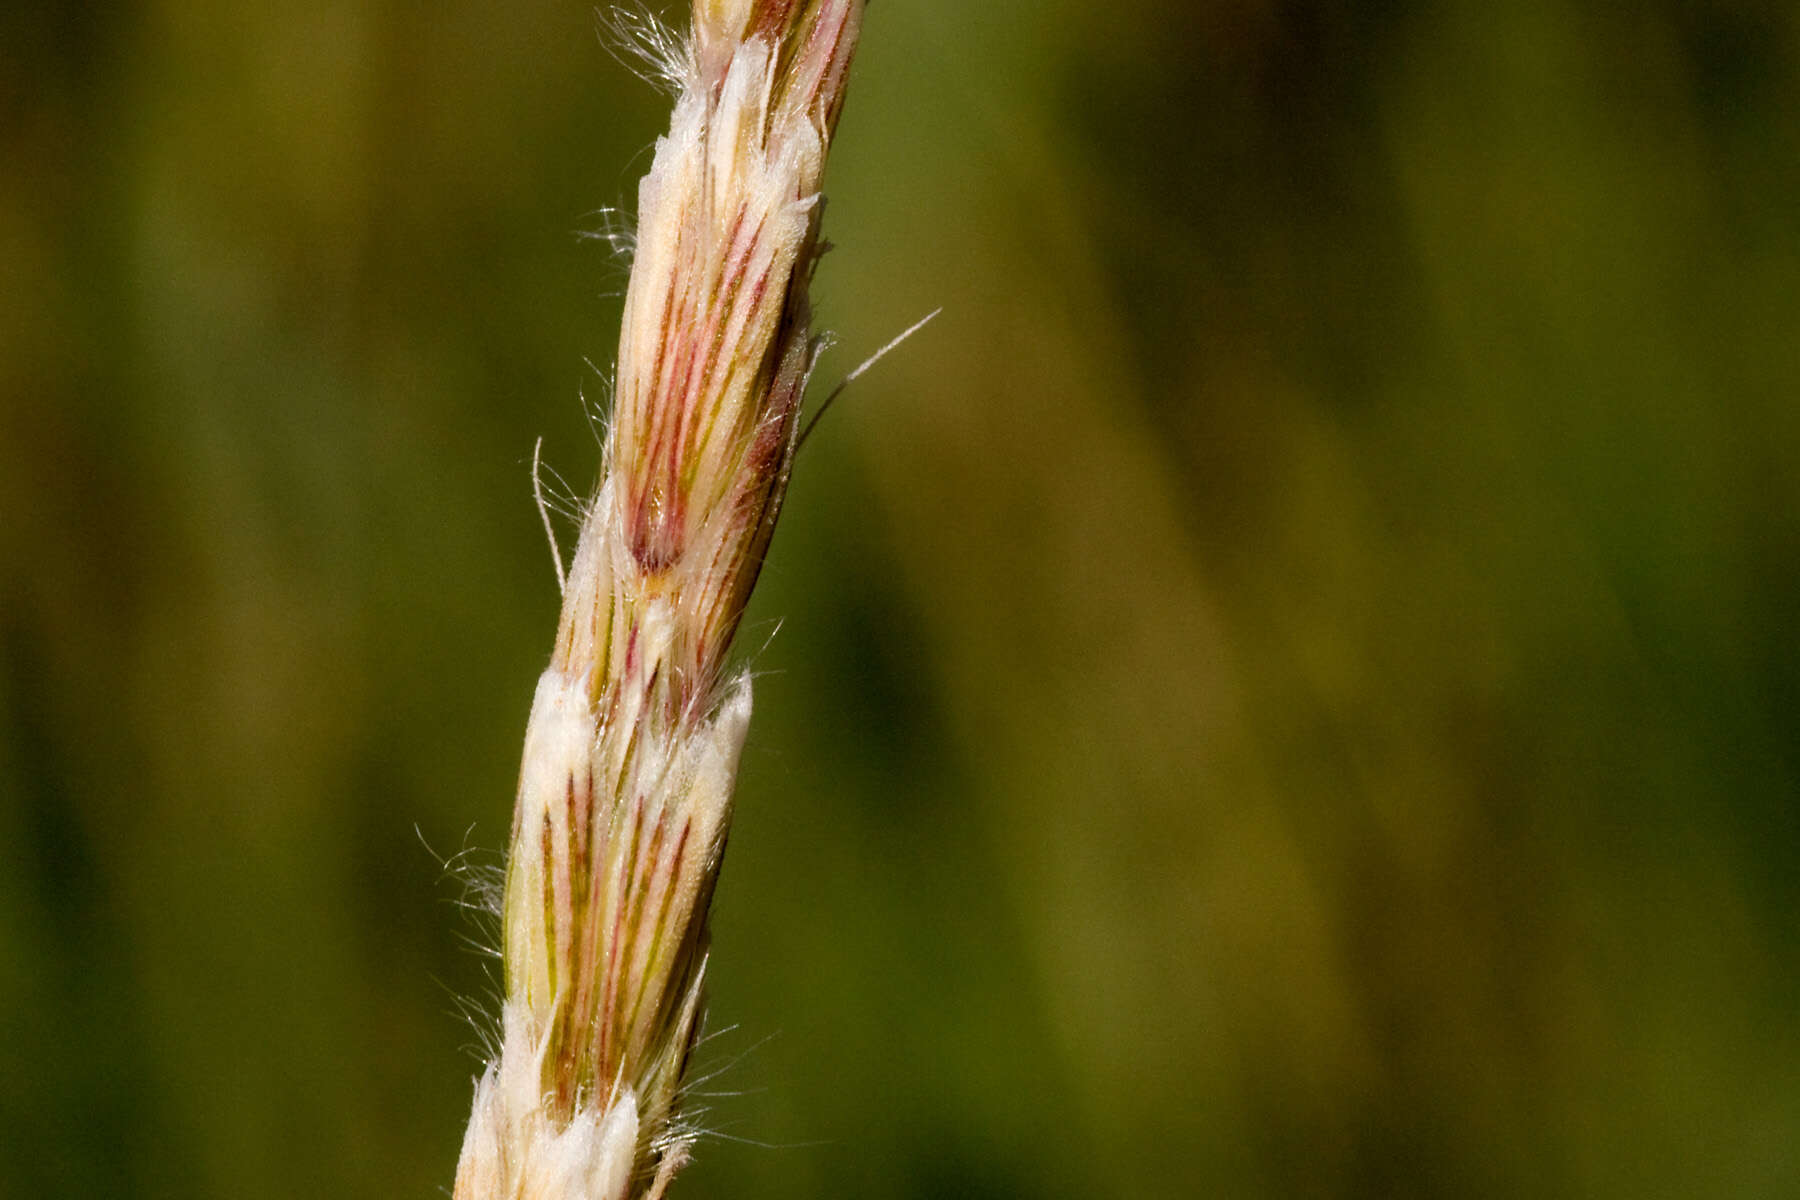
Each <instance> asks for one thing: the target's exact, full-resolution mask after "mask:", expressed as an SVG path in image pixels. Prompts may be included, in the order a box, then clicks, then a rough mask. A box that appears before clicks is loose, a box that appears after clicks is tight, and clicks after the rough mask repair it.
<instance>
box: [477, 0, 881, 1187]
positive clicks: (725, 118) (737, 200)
mask: <svg viewBox="0 0 1800 1200" xmlns="http://www.w3.org/2000/svg"><path fill="white" fill-rule="evenodd" d="M861 16H862V0H696V3H695V6H694V31H693V34H692V37H691V39H690V41H689V43H688V45H687V48H686V53H685V59H684V61H681V62H678V63H677V62H671V63H670V64H669V67H670V73H671V74H672V75H675V76H676V77H678V78H679V80H680V85H681V86H680V92H679V95H678V97H677V99H676V104H675V112H674V116H673V118H672V120H671V122H670V127H669V132H668V134H667V135H666V136H664V137H663V138H661V139H659V140H658V142H657V145H656V153H655V157H654V159H653V161H652V164H651V168H650V172H649V174H648V175H647V176H646V177H645V179H644V181H643V184H642V186H641V188H640V190H639V196H638V230H637V237H636V247H637V251H636V260H635V262H634V264H633V267H632V273H631V282H630V285H629V287H628V289H627V292H626V299H625V313H624V319H623V325H622V329H621V332H620V343H619V368H618V375H617V394H616V396H615V400H614V409H613V414H612V418H611V422H610V426H609V428H608V431H607V438H606V445H605V461H604V464H603V473H602V482H601V486H600V488H599V490H598V492H597V494H596V495H595V497H594V499H593V501H592V502H591V503H590V504H589V505H588V506H587V507H586V509H585V512H584V515H583V519H582V525H581V531H580V535H579V539H578V541H577V544H576V551H575V557H574V560H573V562H572V563H571V564H570V566H569V570H568V574H567V577H566V579H565V580H564V591H563V611H562V617H561V621H560V623H559V627H558V631H557V637H556V642H555V646H554V650H553V652H552V655H551V661H550V666H549V668H548V669H547V670H546V671H545V672H544V674H543V677H542V679H541V680H540V681H539V684H538V689H537V695H536V698H535V700H534V701H533V704H532V709H531V716H530V719H529V722H528V724H527V727H526V735H525V749H524V756H523V762H522V765H521V768H520V773H519V792H518V798H517V805H516V807H515V810H514V818H513V833H512V845H511V849H510V852H509V857H508V866H507V879H506V888H505V898H504V912H503V920H502V926H503V930H504V959H505V967H506V995H505V1000H504V1005H503V1010H502V1013H501V1049H500V1053H499V1055H498V1057H497V1058H496V1060H495V1061H494V1062H493V1064H492V1065H491V1066H490V1067H489V1069H488V1070H487V1072H486V1073H485V1074H484V1075H483V1076H482V1078H481V1079H480V1081H479V1082H478V1083H477V1085H476V1092H475V1102H474V1107H473V1110H472V1112H471V1114H470V1119H469V1127H468V1133H467V1135H466V1138H465V1140H464V1144H463V1152H462V1157H461V1161H460V1162H459V1164H458V1168H457V1180H456V1193H455V1194H456V1197H457V1200H527V1198H529V1200H634V1198H637V1197H652V1198H653V1197H656V1196H660V1195H661V1194H662V1192H663V1190H664V1189H665V1188H666V1187H667V1186H668V1183H669V1181H670V1179H671V1178H672V1177H673V1175H674V1173H675V1171H676V1170H678V1169H679V1168H680V1167H681V1165H682V1164H683V1163H684V1162H685V1161H686V1160H687V1156H688V1153H689V1149H690V1147H691V1144H692V1140H693V1136H694V1135H693V1131H692V1128H691V1126H690V1125H688V1124H687V1123H685V1122H684V1120H683V1117H682V1112H681V1104H682V1098H683V1096H682V1086H683V1076H684V1073H685V1071H686V1067H687V1060H688V1056H689V1054H690V1052H691V1050H692V1048H693V1045H694V1041H695V1038H696V1036H697V1033H698V1027H699V1021H700V1015H701V1010H702V1004H703V986H704V981H705V974H706V962H707V939H708V934H707V910H708V907H709V905H710V902H711V898H712V891H713V885H714V881H715V879H716V878H717V872H718V867H719V860H720V857H721V855H722V853H723V850H724V844H725V836H726V832H727V829H728V827H729V823H730V819H731V807H732V789H733V785H734V782H735V778H736V774H737V764H738V756H739V752H740V751H741V749H742V747H743V743H744V737H745V732H746V730H747V728H748V725H749V720H750V708H751V701H750V681H749V679H748V677H747V676H746V675H743V674H741V673H739V674H736V675H733V674H731V673H730V672H728V671H727V670H726V663H725V658H726V654H727V651H728V649H729V646H730V642H731V638H732V635H733V633H734V632H735V631H736V628H737V625H738V622H739V621H740V619H741V618H742V615H743V608H744V604H745V602H746V600H747V599H748V597H749V594H750V589H751V587H752V586H753V585H754V583H755V581H756V576H757V573H758V571H759V569H760V567H761V564H762V558H763V554H764V552H765V551H766V549H767V547H768V542H769V537H770V535H771V533H772V532H773V529H774V523H775V518H776V516H777V514H778V513H779V511H780V507H781V502H782V498H783V495H784V492H785V489H786V486H787V476H788V471H789V468H790V466H791V464H792V461H793V455H794V450H795V445H796V441H797V429H798V417H799V410H800V402H801V394H802V392H803V390H804V388H805V384H806V379H807V375H808V373H809V372H810V370H811V367H812V360H813V357H814V353H815V351H816V346H817V343H816V340H815V339H814V337H813V334H812V332H811V328H810V311H809V308H808V302H807V294H806V293H807V284H808V282H809V279H810V276H811V273H812V269H813V265H814V262H815V260H816V258H817V256H818V253H819V239H818V222H819V215H820V211H821V201H820V198H819V183H820V178H821V175H822V172H823V170H824V164H825V155H826V149H827V146H828V143H829V141H830V136H831V132H832V129H833V126H834V125H835V122H836V117H837V112H838V109H839V107H840V106H841V104H842V98H843V81H844V76H845V72H846V71H847V69H848V66H849V62H850V56H851V53H852V50H853V49H854V47H855V43H856V35H857V32H858V27H859V24H860V21H861Z"/></svg>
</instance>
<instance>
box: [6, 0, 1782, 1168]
mask: <svg viewBox="0 0 1800 1200" xmlns="http://www.w3.org/2000/svg"><path fill="white" fill-rule="evenodd" d="M666 111H667V100H666V98H665V97H663V96H661V95H659V94H657V93H656V92H655V91H654V90H653V89H652V88H651V87H649V86H647V85H645V84H644V83H642V82H641V81H639V80H637V79H634V78H633V77H632V76H631V75H630V74H629V73H628V72H627V71H626V70H625V69H624V68H623V67H621V66H620V65H619V64H618V63H617V62H615V61H614V60H613V58H611V57H610V56H609V55H608V53H607V52H606V50H605V49H604V48H603V46H602V45H601V43H600V41H599V39H598V38H597V37H596V36H595V33H594V24H593V14H592V11H591V9H590V8H589V7H588V6H587V5H585V4H583V3H577V2H570V3H564V2H560V0H558V2H550V0H537V2H534V3H506V4H501V3H477V2H474V0H450V2H447V3H423V2H418V0H414V2H411V3H407V2H403V0H387V2H366V3H352V2H348V0H319V2H317V3H308V4H291V5H290V4H243V3H236V2H232V3H227V2H225V0H189V2H182V3H178V2H172V0H171V2H167V3H161V4H135V5H120V6H116V7H113V8H112V9H110V10H107V9H106V8H105V6H89V5H83V4H31V3H26V4H24V5H9V6H7V9H6V13H5V15H4V16H3V17H0V147H3V155H4V158H3V161H0V284H3V286H4V294H3V296H0V1194H3V1195H5V1196H9V1197H10V1196H20V1197H46V1196H71V1197H102V1196H107V1197H110V1196H198V1197H304V1198H316V1197H332V1198H355V1197H371V1198H374V1197H380V1198H383V1200H389V1198H392V1197H399V1196H422V1197H427V1196H433V1195H441V1194H443V1192H444V1189H446V1188H447V1187H448V1184H449V1182H450V1179H451V1177H452V1172H453V1164H454V1159H455V1155H456V1150H457V1147H458V1144H459V1141H460V1136H461V1126H462V1121H463V1119H464V1116H465V1114H466V1110H467V1105H468V1101H469V1094H470V1084H471V1080H472V1077H473V1076H474V1074H475V1073H476V1071H477V1070H478V1059H477V1057H476V1053H475V1050H474V1047H475V1046H476V1045H477V1044H478V1042H479V1033H478V1032H477V1028H478V1027H479V1026H480V1025H481V1024H483V1022H482V1021H481V1020H479V1019H478V1021H477V1026H476V1027H472V1026H471V1025H470V1023H469V1022H468V1021H467V1020H465V1019H464V1017H463V1016H461V1015H459V1010H463V1009H465V1008H467V1007H468V1006H470V1005H473V1006H474V1010H475V1011H476V1012H477V1013H484V1012H490V1011H491V1009H492V1004H491V984H490V982H489V976H488V975H487V967H486V965H485V963H484V960H483V959H482V958H481V956H480V955H479V954H478V953H475V952H472V951H471V949H470V947H471V944H472V943H473V944H476V945H478V944H479V943H480V942H481V940H482V938H483V937H484V936H485V935H484V934H483V933H482V931H481V929H480V926H479V923H478V922H476V921H474V920H472V919H471V918H470V917H469V916H467V915H466V914H464V913H463V912H462V911H461V910H459V908H458V907H457V904H456V902H457V901H458V899H459V898H460V897H461V896H462V894H463V885H462V883H461V882H459V877H458V875H457V874H456V872H455V871H447V870H446V869H445V867H444V865H443V864H442V861H441V860H443V859H445V858H449V857H452V856H456V861H457V862H460V863H467V864H473V866H474V867H475V868H481V867H487V868H492V866H493V865H494V864H495V862H496V861H497V849H498V847H499V846H500V845H501V843H502V841H503V840H504V837H505V832H506V829H507V823H508V820H509V815H508V814H509V808H510V801H511V794H512V784H513V780H514V772H515V771H516V766H517V754H518V747H519V741H520V735H521V732H522V728H523V723H524V718H525V712H526V708H527V705H528V702H529V699H530V695H531V691H532V687H533V684H534V681H535V678H536V675H537V673H538V671H539V670H540V669H541V667H542V665H543V662H544V660H545V657H546V655H547V652H548V646H549V641H550V636H551V632H552V626H553V621H554V617H555V610H556V594H555V584H554V579H553V576H552V572H551V567H550V558H549V554H548V552H547V550H546V548H545V545H544V541H543V536H542V533H541V531H540V529H539V526H538V518H537V514H536V512H535V511H534V509H533V506H532V502H531V489H530V478H529V470H528V468H529V462H530V458H531V452H532V446H533V443H534V441H535V440H536V439H537V437H538V436H540V435H542V437H543V438H544V446H545V454H546V458H547V460H548V462H549V463H550V464H552V465H553V466H554V467H555V468H556V469H557V470H558V471H560V472H561V474H562V475H563V477H565V478H566V479H567V480H568V481H569V484H570V485H571V487H572V488H573V489H574V490H575V491H576V492H585V490H586V489H587V488H588V487H589V486H590V484H591V482H592V477H593V470H594V462H595V457H596V456H595V443H594V440H593V437H592V436H591V427H592V426H591V422H590V419H589V416H588V415H587V412H586V411H584V408H583V401H582V397H583V396H584V395H585V397H586V403H587V408H588V409H589V410H597V409H600V408H602V407H603V404H604V400H605V397H606V376H607V372H608V370H609V368H608V367H607V364H608V363H609V362H610V360H611V357H612V354H613V349H614V345H615V338H616V330H617V322H618V314H619V300H618V293H619V292H620V291H621V290H622V288H623V281H624V268H623V266H622V265H621V264H620V263H619V262H618V261H617V260H616V259H614V258H612V257H611V255H610V253H609V251H608V250H607V248H606V246H605V245H604V243H601V242H598V241H594V240H591V239H590V240H583V239H582V238H580V237H578V236H577V235H578V234H579V233H580V232H581V231H584V230H594V229H596V228H599V227H600V226H601V225H603V223H604V222H603V219H602V217H601V216H599V215H598V214H597V210H598V209H600V208H601V207H602V206H606V205H615V206H623V207H626V208H629V206H630V203H631V201H632V199H633V196H634V194H635V180H636V178H637V176H638V175H639V174H641V172H642V171H643V169H644V167H645V166H646V165H647V163H648V153H647V149H646V148H647V147H648V146H649V144H650V143H651V141H652V140H653V138H654V136H655V135H656V133H657V132H658V131H659V130H660V129H661V127H662V125H663V123H664V121H665V120H666ZM829 191H830V194H831V205H830V210H829V216H828V232H829V234H830V236H831V237H832V238H833V239H834V240H835V241H836V242H837V243H838V244H839V248H838V249H837V250H836V251H834V252H833V253H832V254H831V255H830V256H829V258H828V259H827V261H826V263H825V265H824V267H823V269H822V271H821V275H820V279H819V283H818V287H817V289H816V296H817V300H818V309H819V312H820V317H821V321H822V323H823V324H825V325H828V326H829V327H830V328H832V329H833V330H835V331H836V333H837V335H838V343H837V348H836V349H835V350H833V351H832V352H831V353H830V354H829V355H828V356H827V358H826V359H825V361H824V366H823V368H822V370H821V378H822V379H824V380H825V381H827V382H829V380H830V379H832V378H835V377H838V376H840V375H841V374H842V373H844V372H845V371H847V370H849V369H850V368H851V367H853V366H854V365H855V364H856V363H857V362H859V361H861V359H862V358H863V357H865V356H866V355H867V354H868V353H870V352H871V351H873V350H874V349H875V348H876V347H878V346H880V345H881V344H882V343H883V342H885V341H886V340H887V339H888V338H890V337H891V336H892V335H893V334H895V333H896V332H898V331H899V330H900V329H902V328H904V327H905V326H906V325H908V324H910V323H911V322H912V321H913V320H915V319H916V318H918V317H919V316H920V315H922V314H923V313H925V312H927V311H929V310H931V309H933V308H936V307H938V306H940V305H941V306H942V307H943V310H944V311H943V315H942V316H940V317H939V318H938V319H937V321H936V323H935V324H933V325H931V326H930V327H928V328H927V329H926V330H925V331H923V332H921V333H920V334H919V335H918V336H917V337H916V338H915V339H914V340H913V341H912V342H910V343H909V344H907V345H906V346H905V348H904V349H902V350H900V351H898V352H897V353H895V354H894V355H893V356H892V357H890V358H889V359H887V360H885V361H884V362H883V363H882V364H881V365H880V367H879V368H878V369H877V370H874V371H872V372H871V373H870V374H869V375H868V376H867V377H866V378H865V379H864V380H862V381H861V382H859V383H858V384H857V385H856V386H855V387H854V388H852V389H851V391H850V392H848V393H847V394H846V395H845V397H844V399H843V400H842V402H841V403H840V405H839V406H838V407H837V408H836V410H834V412H833V413H832V415H831V417H830V419H829V420H828V421H826V422H825V424H824V425H823V426H821V428H820V431H819V432H818V434H817V436H816V437H815V438H814V439H813V440H812V441H811V442H810V443H809V444H808V445H807V447H806V449H805V452H804V453H803V455H802V456H801V461H800V463H799V468H798V471H797V474H796V477H795V483H794V488H793V492H792V497H791V500H790V503H789V506H788V509H787V512H786V515H785V517H784V520H783V524H782V528H781V532H780V534H779V535H778V536H777V538H776V540H775V545H774V547H773V553H772V557H771V561H770V563H769V567H768V570H767V572H766V573H765V576H764V581H763V584H762V587H761V589H760V591H759V592H758V595H757V597H756V600H755V603H754V606H753V610H752V613H751V616H750V619H749V621H748V622H747V624H746V627H745V630H744V634H743V638H742V642H743V648H744V651H745V655H746V659H747V661H748V662H749V663H750V665H751V666H752V667H753V668H754V670H755V671H756V672H757V674H758V676H759V678H758V681H757V715H756V720H755V722H754V723H753V727H752V731H751V741H750V746H749V749H748V751H747V753H746V757H745V764H744V769H743V779H742V785H741V793H740V801H739V809H738V818H737V824H736V827H735V830H734V833H733V836H732V842H731V851H730V854H729V856H728V858H727V861H726V865H725V873H724V879H723V883H722V885H721V887H720V890H719V895H718V906H717V911H716V920H715V935H716V952H715V956H714V959H713V972H712V978H713V981H714V988H713V1007H712V1016H713V1021H712V1024H713V1027H714V1028H715V1029H716V1030H718V1032H717V1034H716V1036H714V1037H712V1038H711V1039H710V1040H709V1041H708V1042H707V1043H706V1045H705V1047H704V1048H703V1050H702V1052H701V1056H700V1059H701V1065H702V1067H703V1069H704V1070H705V1071H706V1072H707V1074H708V1082H707V1083H706V1084H705V1085H704V1089H705V1090H707V1091H709V1092H713V1093H717V1094H716V1095H714V1096H712V1097H711V1098H709V1099H708V1100H707V1104H708V1108H709V1112H708V1115H707V1117H706V1123H707V1125H708V1128H709V1129H711V1130H714V1131H716V1133H717V1135H718V1136H716V1137H712V1138H709V1139H708V1140H707V1141H705V1142H704V1143H703V1144H702V1146H701V1148H700V1156H699V1162H698V1164H697V1165H696V1166H695V1167H694V1168H693V1169H692V1170H691V1171H690V1172H689V1173H688V1175H686V1176H685V1177H684V1178H683V1179H682V1181H681V1183H680V1185H679V1187H678V1189H677V1191H678V1194H679V1195H680V1196H682V1197H686V1198H688V1200H704V1198H707V1197H720V1198H723V1197H731V1198H733V1200H753V1198H756V1197H772V1198H780V1200H801V1198H803V1197H813V1196H818V1197H845V1196H854V1197H859V1198H867V1200H881V1198H885V1197H921V1198H923V1197H969V1198H978V1200H986V1198H998V1197H1077V1196H1079V1197H1092V1196H1132V1197H1178V1196H1232V1197H1240V1196H1241V1197H1259V1196H1266V1197H1294V1196H1331V1197H1339V1196H1342V1197H1353V1196H1354V1197H1364V1196H1366V1197H1387V1196H1409V1197H1421V1196H1444V1197H1487V1196H1521V1197H1524V1196H1530V1197H1547V1196H1549V1197H1554V1196H1568V1197H1613V1196H1617V1197H1634V1198H1635V1197H1644V1196H1658V1195H1667V1196H1734V1197H1735V1196H1751V1197H1764V1196H1766V1197H1777V1196H1794V1195H1800V1026H1797V1024H1796V1016H1797V1014H1800V929H1797V928H1796V922H1795V915H1794V914H1795V909H1796V902H1797V901H1800V641H1797V626H1800V405H1797V404H1796V401H1797V399H1800V17H1797V16H1796V15H1795V10H1794V8H1793V7H1792V6H1791V5H1789V4H1783V3H1777V2H1775V0H1766V2H1765V0H1713V2H1711V3H1675V2H1673V0H1664V2H1661V3H1649V4H1643V5H1614V4H1603V3H1598V2H1591V3H1579V4H1577V3H1553V2H1549V0H1521V2H1520V3H1508V4H1495V3H1491V2H1489V0H1466V2H1446V3H1442V4H1435V5H1433V4H1424V3H1405V2H1402V0H1392V2H1389V3H1375V4H1365V5H1354V4H1348V3H1341V2H1333V0H1222V2H1219V3H1208V2H1205V0H1199V2H1194V3H1182V2H1177V0H1164V2H1160V3H1158V2H1154V0H1122V2H1115V3H1105V4H1099V3H1076V2H1075V0H1044V2H1041V3H1029V2H1027V0H1016V2H1002V0H991V2H976V0H929V2H927V0H880V2H879V3H876V4H875V5H873V6H872V9H871V11H870V15H869V18H868V22H867V26H866V29H865V36H864V48H863V51H862V53H861V56H860V58H859V60H858V63H857V68H856V75H855V79H854V83H853V86H852V88H851V93H850V101H849V107H848V109H847V110H846V113H845V116H844V119H843V124H842V127H841V129H840V137H839V145H838V149H837V151H836V153H835V154H834V159H833V165H832V168H831V173H830V178H829ZM564 536H565V538H566V537H567V536H568V530H567V529H566V528H565V529H564ZM465 850H466V851H468V853H467V854H464V853H463V852H464V851H465Z"/></svg>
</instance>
